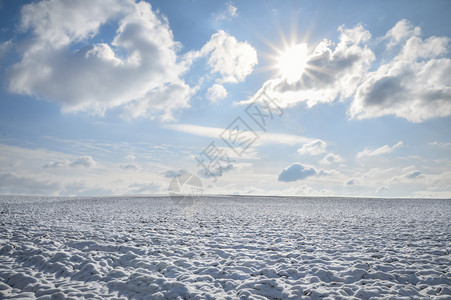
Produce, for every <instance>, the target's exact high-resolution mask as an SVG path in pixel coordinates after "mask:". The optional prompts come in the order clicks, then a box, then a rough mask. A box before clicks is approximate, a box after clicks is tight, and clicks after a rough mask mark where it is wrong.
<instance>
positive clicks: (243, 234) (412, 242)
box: [0, 196, 451, 299]
mask: <svg viewBox="0 0 451 300" xmlns="http://www.w3.org/2000/svg"><path fill="white" fill-rule="evenodd" d="M450 221H451V200H420V199H416V200H407V199H406V200H401V199H397V200H396V199H393V200H382V199H338V198H283V197H242V196H241V197H239V196H233V197H232V196H224V197H203V198H201V199H200V200H199V202H197V203H196V205H194V206H192V207H189V208H183V207H179V206H177V205H175V204H174V203H173V202H172V201H171V200H170V199H169V198H168V197H152V198H143V197H133V198H59V199H58V198H52V197H17V196H16V197H12V196H0V226H1V227H0V228H1V230H0V298H5V299H9V298H14V297H15V298H39V299H69V298H72V299H75V298H86V299H106V298H111V299H118V298H122V299H127V298H128V299H141V298H143V299H177V298H178V299H218V298H219V299H237V298H242V299H267V298H269V299H300V298H303V299H317V298H323V297H329V298H335V299H339V298H342V299H345V298H346V299H351V298H353V297H354V298H358V299H368V298H372V297H374V298H380V297H389V298H393V299H412V298H417V299H450V298H451V260H450V252H451V240H450V238H451V227H450V224H451V222H450Z"/></svg>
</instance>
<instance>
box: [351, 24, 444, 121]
mask: <svg viewBox="0 0 451 300" xmlns="http://www.w3.org/2000/svg"><path fill="white" fill-rule="evenodd" d="M400 22H401V23H402V22H403V21H400ZM396 27H399V23H398V24H397V25H396V26H395V27H394V28H396ZM418 31H419V30H407V31H403V32H404V33H403V34H400V35H399V36H398V38H397V40H396V41H397V42H399V41H401V40H405V39H407V38H408V36H407V35H410V37H409V38H408V39H407V40H406V41H405V42H404V43H403V44H402V47H401V50H400V53H399V55H398V56H396V57H395V58H394V59H393V60H391V61H389V62H387V63H386V64H383V65H381V66H380V67H379V68H378V69H377V70H376V71H374V72H370V73H368V76H367V79H366V80H365V81H364V82H363V83H362V84H361V85H360V87H359V88H358V90H357V92H356V95H355V98H354V101H353V102H352V104H351V106H350V109H349V112H348V113H349V115H350V116H351V118H357V119H364V118H374V117H380V116H384V115H395V116H397V117H400V118H405V119H407V120H408V121H410V122H416V123H418V122H423V121H425V120H428V119H431V118H436V117H445V116H449V115H451V59H449V58H445V57H443V56H444V55H445V54H446V53H448V44H449V41H450V39H449V38H448V37H430V38H428V39H425V40H422V39H421V38H419V37H418V36H417V34H418ZM387 34H388V33H387ZM401 36H402V38H401ZM398 39H399V41H398Z"/></svg>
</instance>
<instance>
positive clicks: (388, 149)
mask: <svg viewBox="0 0 451 300" xmlns="http://www.w3.org/2000/svg"><path fill="white" fill-rule="evenodd" d="M402 146H403V142H402V141H399V142H397V143H396V144H395V145H393V146H392V147H390V146H389V145H384V146H382V147H379V148H377V149H375V150H370V149H368V148H365V149H364V150H363V151H361V152H359V153H357V158H362V157H365V156H375V155H381V154H386V153H390V152H392V151H393V150H395V149H397V148H400V147H402Z"/></svg>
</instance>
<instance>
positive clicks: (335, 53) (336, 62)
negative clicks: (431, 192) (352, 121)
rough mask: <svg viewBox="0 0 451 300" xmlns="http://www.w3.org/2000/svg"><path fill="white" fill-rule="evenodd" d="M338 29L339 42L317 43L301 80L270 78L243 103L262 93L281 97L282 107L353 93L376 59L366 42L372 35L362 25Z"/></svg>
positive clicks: (308, 103)
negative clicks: (293, 81)
mask: <svg viewBox="0 0 451 300" xmlns="http://www.w3.org/2000/svg"><path fill="white" fill-rule="evenodd" d="M339 32H340V41H339V43H338V44H337V45H334V44H333V43H332V42H331V41H329V40H323V41H322V42H320V43H319V44H318V45H317V46H316V48H315V50H314V51H313V53H312V54H311V55H310V56H309V58H308V60H307V65H306V69H305V71H304V72H303V74H302V76H301V78H300V80H299V81H298V82H295V83H292V84H289V83H288V82H287V80H286V79H284V78H283V77H277V78H274V79H271V80H268V81H266V82H265V83H264V84H263V86H262V88H261V89H260V90H259V91H258V92H257V93H256V94H255V95H254V96H253V97H251V98H250V99H249V100H247V101H242V102H240V103H241V104H247V103H250V102H252V101H255V100H257V101H258V99H259V98H260V96H261V95H262V94H263V93H266V94H267V95H269V96H270V97H272V98H275V99H279V100H280V102H279V104H280V105H281V106H282V107H287V106H293V105H295V104H297V103H299V102H305V103H306V104H307V106H308V107H311V106H314V105H316V104H318V103H324V102H328V103H330V102H333V101H334V100H335V99H337V97H340V98H343V99H344V98H347V97H349V96H351V95H352V94H353V93H354V92H355V90H356V88H357V87H358V85H359V84H360V83H361V82H362V81H363V80H364V74H366V72H367V70H368V68H369V67H370V63H371V62H372V61H373V60H374V54H373V52H372V51H371V50H370V49H369V47H368V46H367V45H366V43H367V42H368V40H369V39H370V38H371V34H370V33H369V32H368V31H367V30H365V29H364V28H363V26H362V25H358V26H356V27H354V28H352V29H345V28H344V27H340V28H339Z"/></svg>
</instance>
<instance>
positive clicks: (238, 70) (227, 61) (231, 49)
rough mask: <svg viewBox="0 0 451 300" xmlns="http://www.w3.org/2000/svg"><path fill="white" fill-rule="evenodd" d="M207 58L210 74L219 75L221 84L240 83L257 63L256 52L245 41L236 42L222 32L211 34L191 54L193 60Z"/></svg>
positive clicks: (233, 38) (190, 57)
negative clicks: (198, 49)
mask: <svg viewBox="0 0 451 300" xmlns="http://www.w3.org/2000/svg"><path fill="white" fill-rule="evenodd" d="M204 56H205V57H207V56H208V65H209V66H210V68H211V73H219V74H220V75H221V76H222V77H221V78H220V79H219V81H221V82H234V83H237V82H241V81H243V80H244V79H245V78H246V77H247V76H248V75H249V74H251V73H252V71H253V70H254V66H255V65H256V64H257V63H258V59H257V51H256V50H255V48H254V47H252V46H251V45H250V44H249V43H248V42H247V41H245V42H238V41H237V40H236V38H235V37H233V36H231V35H229V34H228V33H226V32H225V31H223V30H219V31H218V32H217V33H215V34H213V35H212V36H211V38H210V40H209V41H208V42H207V43H206V44H205V45H204V46H203V47H202V49H201V50H200V51H196V52H191V53H190V54H189V55H188V57H189V59H191V60H193V59H196V58H199V57H204Z"/></svg>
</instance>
